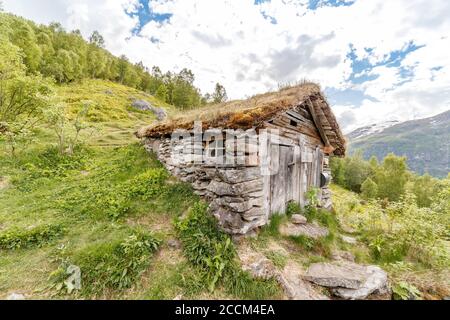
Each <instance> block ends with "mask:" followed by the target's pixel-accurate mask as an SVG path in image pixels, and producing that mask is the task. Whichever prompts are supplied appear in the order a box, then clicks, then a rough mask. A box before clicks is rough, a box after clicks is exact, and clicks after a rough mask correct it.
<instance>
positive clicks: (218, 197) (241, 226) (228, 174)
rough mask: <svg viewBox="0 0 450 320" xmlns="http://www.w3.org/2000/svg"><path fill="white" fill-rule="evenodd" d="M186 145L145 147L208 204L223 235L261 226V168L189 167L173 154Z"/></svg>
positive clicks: (165, 142) (160, 143)
mask: <svg viewBox="0 0 450 320" xmlns="http://www.w3.org/2000/svg"><path fill="white" fill-rule="evenodd" d="M186 144H188V145H189V146H190V144H191V141H190V140H189V139H186V141H183V140H181V141H180V142H179V143H178V142H177V143H176V142H173V141H171V139H164V140H161V141H150V140H147V142H146V148H147V150H148V151H154V152H157V155H158V159H159V160H160V161H161V162H162V163H163V164H164V165H165V166H166V168H167V170H169V171H170V173H171V174H173V175H174V176H176V177H178V178H179V179H180V180H181V181H183V182H187V183H191V184H192V186H193V188H194V190H195V193H196V194H197V195H199V196H201V197H203V198H204V199H205V200H207V201H208V202H209V203H210V209H211V212H212V213H213V214H214V215H215V216H216V218H217V219H218V222H219V225H220V227H221V228H222V229H223V230H224V231H225V232H227V233H229V234H232V235H244V234H247V233H249V232H250V231H252V230H254V229H256V228H258V227H261V226H264V225H265V224H266V223H267V219H268V218H267V216H266V214H265V212H264V210H263V208H262V205H263V203H264V194H263V177H262V175H261V169H260V167H255V166H245V165H242V166H233V167H226V166H224V167H222V166H221V167H218V166H212V165H207V164H203V165H199V164H197V163H190V164H189V163H187V162H188V161H186V159H185V158H183V157H184V156H183V154H182V153H177V152H175V153H173V151H174V150H175V151H176V150H177V149H178V150H182V149H183V148H185V147H186ZM174 154H175V159H174ZM190 156H191V157H192V155H190ZM176 157H180V159H176ZM194 157H195V156H194ZM194 160H195V159H194Z"/></svg>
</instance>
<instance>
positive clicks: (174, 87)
mask: <svg viewBox="0 0 450 320" xmlns="http://www.w3.org/2000/svg"><path fill="white" fill-rule="evenodd" d="M0 35H1V36H2V39H3V40H2V41H3V42H2V51H9V50H10V49H6V48H11V46H14V50H12V52H15V51H18V54H19V55H20V57H21V61H22V62H23V65H24V67H25V71H26V74H27V75H32V74H33V75H35V74H38V73H40V74H42V75H43V76H44V77H51V78H53V79H55V80H56V82H57V83H60V84H64V83H70V82H74V81H78V80H82V79H86V78H91V79H103V80H110V81H116V82H119V83H121V84H124V85H126V86H129V87H133V88H136V89H139V90H142V91H145V92H148V93H150V94H152V95H157V94H158V93H159V95H160V96H161V97H162V98H165V99H164V101H166V102H167V103H170V104H173V105H174V106H176V107H179V108H181V109H188V108H194V107H197V106H200V105H203V104H205V103H206V99H205V97H204V96H202V94H201V92H200V90H199V89H198V88H196V87H195V85H194V82H195V76H194V74H193V73H192V71H191V70H189V69H182V70H181V71H180V72H179V73H172V72H167V73H165V74H164V73H163V72H162V71H161V69H159V68H158V67H154V68H153V69H152V70H151V71H150V70H149V69H148V68H146V67H145V66H144V64H143V63H142V62H140V63H137V64H133V63H131V62H130V61H129V59H128V58H127V57H126V56H124V55H123V56H120V57H116V56H114V55H112V54H111V53H109V52H108V51H107V50H105V49H104V48H105V44H106V43H105V39H104V38H103V36H102V35H101V34H100V33H99V32H98V31H94V32H93V33H92V35H91V36H90V37H89V41H86V40H84V39H83V37H82V35H81V32H80V31H79V30H75V31H72V32H66V31H65V30H64V28H63V27H62V26H61V24H59V23H51V24H50V25H48V26H44V25H36V24H35V23H33V22H31V21H28V20H25V19H23V18H20V17H17V16H13V15H10V14H6V13H0ZM161 86H163V87H161ZM164 87H165V89H166V93H165V94H164ZM158 90H159V92H158ZM213 96H214V99H217V100H220V101H224V99H226V90H225V88H224V87H223V86H221V85H218V87H217V88H216V92H215V93H214V94H213Z"/></svg>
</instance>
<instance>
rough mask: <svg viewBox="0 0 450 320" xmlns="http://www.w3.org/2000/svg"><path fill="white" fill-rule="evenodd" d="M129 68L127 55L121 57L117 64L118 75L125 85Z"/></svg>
mask: <svg viewBox="0 0 450 320" xmlns="http://www.w3.org/2000/svg"><path fill="white" fill-rule="evenodd" d="M128 68H129V62H128V58H127V57H126V56H125V55H121V56H120V58H119V61H118V63H117V73H118V77H119V79H118V80H119V82H120V83H122V84H123V83H124V81H125V78H126V76H127V73H128Z"/></svg>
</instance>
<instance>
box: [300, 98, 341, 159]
mask: <svg viewBox="0 0 450 320" xmlns="http://www.w3.org/2000/svg"><path fill="white" fill-rule="evenodd" d="M306 105H307V106H308V110H309V112H310V113H311V116H312V118H313V121H314V124H315V125H316V127H317V130H319V133H320V137H321V138H322V141H323V143H324V144H325V150H324V151H325V153H332V152H333V151H334V148H333V146H332V145H331V143H330V141H329V140H328V136H327V135H326V133H325V130H324V129H323V127H322V123H321V122H320V119H319V117H318V116H317V113H316V110H315V109H314V105H313V102H312V101H311V99H310V98H308V99H307V100H306Z"/></svg>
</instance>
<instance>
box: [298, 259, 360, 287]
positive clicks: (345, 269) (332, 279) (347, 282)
mask: <svg viewBox="0 0 450 320" xmlns="http://www.w3.org/2000/svg"><path fill="white" fill-rule="evenodd" d="M305 279H306V280H308V281H310V282H313V283H315V284H318V285H320V286H323V287H328V288H347V289H359V288H361V286H362V285H363V284H364V282H365V281H366V279H367V272H366V268H365V267H364V266H360V265H357V264H352V263H315V264H313V265H311V266H310V267H309V269H308V271H307V272H306V275H305Z"/></svg>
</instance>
